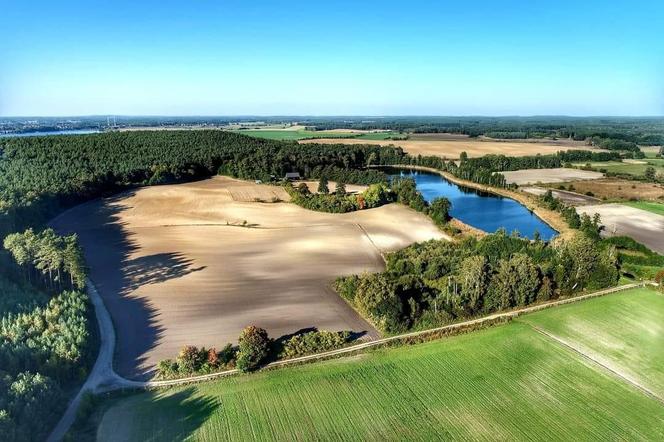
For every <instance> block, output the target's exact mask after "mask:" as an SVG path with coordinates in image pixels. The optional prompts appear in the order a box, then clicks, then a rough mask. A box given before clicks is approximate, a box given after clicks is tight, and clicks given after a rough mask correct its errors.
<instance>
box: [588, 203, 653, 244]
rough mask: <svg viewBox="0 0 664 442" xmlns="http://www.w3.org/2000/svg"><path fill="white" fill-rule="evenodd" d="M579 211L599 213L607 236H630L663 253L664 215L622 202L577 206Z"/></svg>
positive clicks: (591, 213) (592, 213)
mask: <svg viewBox="0 0 664 442" xmlns="http://www.w3.org/2000/svg"><path fill="white" fill-rule="evenodd" d="M578 210H579V212H580V213H587V214H589V215H590V216H593V215H594V214H595V213H599V216H600V217H601V219H602V224H603V225H604V226H605V229H604V232H603V234H605V235H608V236H620V235H627V236H631V237H632V238H634V239H635V240H637V241H639V242H641V243H643V244H645V245H646V246H648V247H649V248H651V249H652V250H655V251H656V252H659V253H664V216H661V215H657V214H654V213H651V212H647V211H645V210H641V209H636V208H634V207H629V206H625V205H623V204H602V205H595V206H583V207H579V208H578Z"/></svg>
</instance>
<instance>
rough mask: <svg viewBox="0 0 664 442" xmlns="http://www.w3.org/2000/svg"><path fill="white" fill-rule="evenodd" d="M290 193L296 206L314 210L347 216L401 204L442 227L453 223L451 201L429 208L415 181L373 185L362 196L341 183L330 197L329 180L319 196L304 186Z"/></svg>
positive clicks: (321, 185)
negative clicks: (450, 219)
mask: <svg viewBox="0 0 664 442" xmlns="http://www.w3.org/2000/svg"><path fill="white" fill-rule="evenodd" d="M286 190H287V192H288V193H289V194H290V196H291V201H292V202H293V203H295V204H297V205H299V206H302V207H304V208H306V209H310V210H316V211H319V212H331V213H346V212H353V211H356V210H363V209H371V208H374V207H379V206H382V205H384V204H388V203H392V202H398V203H401V204H404V205H406V206H408V207H410V208H412V209H415V210H417V211H418V212H422V213H424V214H426V215H429V216H430V217H431V219H433V221H434V222H435V223H436V224H438V225H440V226H442V225H443V224H445V223H446V222H447V221H448V220H449V211H450V208H451V203H450V201H449V200H448V199H447V198H442V197H441V198H436V199H435V200H433V201H432V202H431V204H429V203H428V202H427V201H426V200H425V199H424V197H423V196H422V194H421V193H420V192H419V191H418V190H417V186H416V184H415V181H414V180H413V179H412V178H394V179H392V180H391V181H390V183H389V186H388V185H386V184H372V185H370V186H369V187H368V188H367V189H366V190H365V191H364V192H362V193H358V194H349V193H347V192H346V186H345V184H344V183H343V182H337V184H336V189H335V191H334V192H333V193H330V191H329V188H328V181H327V178H326V177H325V176H324V177H322V178H321V179H320V181H319V183H318V191H317V193H312V192H311V191H310V190H309V187H308V186H307V185H306V184H305V183H300V184H299V185H298V186H297V187H296V188H295V187H293V186H292V184H291V183H286Z"/></svg>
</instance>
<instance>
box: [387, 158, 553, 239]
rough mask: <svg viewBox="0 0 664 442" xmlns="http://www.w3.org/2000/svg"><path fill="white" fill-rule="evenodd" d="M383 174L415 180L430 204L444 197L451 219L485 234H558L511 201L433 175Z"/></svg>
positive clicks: (399, 171)
mask: <svg viewBox="0 0 664 442" xmlns="http://www.w3.org/2000/svg"><path fill="white" fill-rule="evenodd" d="M386 172H387V173H388V174H389V175H390V177H407V178H412V179H414V180H415V183H416V184H417V189H418V190H419V191H420V192H421V193H422V195H423V196H424V199H425V200H427V201H429V202H431V201H433V200H434V199H435V198H437V197H445V198H447V199H448V200H450V202H451V203H452V209H451V210H450V215H451V216H453V217H454V218H457V219H458V220H460V221H462V222H464V223H466V224H468V225H470V226H473V227H476V228H478V229H481V230H484V231H485V232H489V233H493V232H495V231H496V230H498V229H501V228H504V229H505V230H507V233H511V232H513V231H515V230H516V231H518V232H519V234H520V235H521V236H523V237H526V238H530V239H532V238H533V237H534V234H535V232H539V234H540V237H541V238H542V239H544V240H549V239H551V238H553V237H554V236H556V235H557V234H558V232H556V231H555V230H554V229H553V228H551V227H550V226H549V225H548V224H547V223H545V222H544V221H542V220H541V219H540V218H539V217H537V215H535V214H534V213H532V212H531V211H530V210H528V209H527V208H526V207H525V206H523V205H521V204H520V203H519V202H517V201H515V200H513V199H510V198H505V197H502V196H498V195H494V194H491V193H486V192H482V191H479V190H475V189H471V188H469V187H463V186H458V185H456V184H454V183H452V182H450V181H448V180H446V179H445V178H443V177H442V176H440V175H438V174H434V173H429V172H421V171H415V170H402V169H389V170H387V171H386Z"/></svg>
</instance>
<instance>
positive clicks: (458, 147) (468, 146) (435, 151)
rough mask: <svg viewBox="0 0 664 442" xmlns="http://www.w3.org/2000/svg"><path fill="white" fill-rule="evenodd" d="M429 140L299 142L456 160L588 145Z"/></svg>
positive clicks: (520, 154) (413, 137)
mask: <svg viewBox="0 0 664 442" xmlns="http://www.w3.org/2000/svg"><path fill="white" fill-rule="evenodd" d="M431 135H432V136H431V137H430V138H431V139H428V138H427V134H417V135H416V136H411V137H410V138H409V139H408V140H367V139H344V140H339V139H334V138H320V139H316V140H300V141H299V142H300V143H325V144H339V143H343V144H378V145H381V146H388V145H390V144H391V145H394V146H399V147H401V148H403V150H404V151H406V152H407V153H409V154H411V155H424V156H427V155H434V156H440V157H445V158H448V159H457V158H459V155H460V154H461V152H466V153H467V154H468V156H469V157H479V156H483V155H488V154H502V155H507V156H522V155H536V154H538V153H539V154H542V155H545V154H554V153H556V152H558V151H560V150H569V149H584V150H588V149H589V147H588V146H585V145H583V144H579V145H569V146H567V145H559V144H551V143H546V142H541V143H535V142H512V141H496V140H491V141H488V140H487V141H482V140H479V139H469V138H463V137H462V138H457V139H439V137H440V136H441V135H449V134H431ZM434 135H435V136H434Z"/></svg>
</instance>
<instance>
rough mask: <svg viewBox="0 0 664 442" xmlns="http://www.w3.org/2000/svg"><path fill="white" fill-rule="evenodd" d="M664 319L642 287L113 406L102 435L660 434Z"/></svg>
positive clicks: (663, 424)
mask: <svg viewBox="0 0 664 442" xmlns="http://www.w3.org/2000/svg"><path fill="white" fill-rule="evenodd" d="M662 315H664V297H662V295H661V294H657V293H656V292H654V291H653V290H651V289H633V290H630V291H627V292H622V293H618V294H613V295H608V296H605V297H603V298H595V299H591V300H586V301H582V302H579V303H575V304H570V305H568V306H564V307H556V308H553V309H549V310H545V311H542V312H538V313H535V314H531V315H526V316H523V317H520V318H519V319H517V320H515V321H514V322H512V323H509V324H506V325H503V326H498V327H494V328H491V329H487V330H483V331H479V332H474V333H471V334H468V335H463V336H457V337H453V338H448V339H444V340H440V341H435V342H431V343H426V344H420V345H416V346H413V347H408V348H398V349H385V350H379V351H375V352H371V353H368V354H364V355H360V356H357V357H353V358H345V359H339V360H333V361H329V362H325V363H319V364H315V365H308V366H300V367H293V368H286V369H280V370H277V371H271V372H264V373H258V374H255V375H252V376H251V377H244V376H241V377H235V378H230V379H226V380H222V381H219V382H216V383H209V384H203V385H198V386H190V387H181V388H175V389H172V390H168V391H159V392H144V393H140V394H136V395H133V396H130V397H128V398H120V399H116V400H114V401H113V402H112V404H111V405H110V408H109V409H108V410H107V411H106V412H105V413H104V414H103V417H102V418H101V422H100V425H99V428H98V432H97V436H98V438H99V440H102V441H114V440H147V439H178V440H180V439H185V438H191V439H194V440H216V439H225V440H240V439H247V438H248V439H270V440H275V439H276V440H280V439H284V440H285V438H289V439H292V438H293V436H294V437H295V439H299V440H311V439H338V440H350V439H353V440H356V439H365V440H366V439H371V440H374V439H387V438H390V439H393V438H408V439H439V438H453V439H474V440H495V439H503V440H506V439H529V440H571V439H574V440H579V439H595V440H607V439H609V440H616V439H631V440H634V439H642V440H656V439H661V438H663V437H664V405H663V404H662V394H664V390H662V388H663V386H664V371H663V370H662V365H663V364H662V362H663V361H662V357H663V353H662V348H661V345H659V343H661V341H662V338H663V337H664V329H663V328H662V326H661V324H660V322H661V321H660V320H659V318H661V316H662ZM542 331H545V332H546V333H543V332H542ZM560 341H564V342H565V343H567V345H564V344H561V342H560ZM634 382H639V383H642V384H643V385H644V386H645V388H647V389H648V390H650V391H652V392H653V395H648V394H646V393H645V392H644V391H642V390H641V389H639V388H638V387H637V386H635V384H634ZM580 410H583V412H580Z"/></svg>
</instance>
